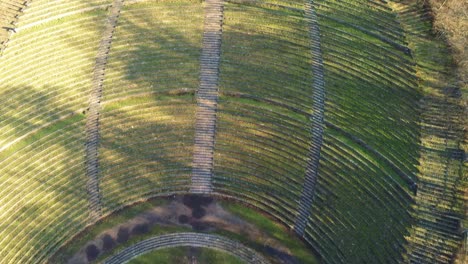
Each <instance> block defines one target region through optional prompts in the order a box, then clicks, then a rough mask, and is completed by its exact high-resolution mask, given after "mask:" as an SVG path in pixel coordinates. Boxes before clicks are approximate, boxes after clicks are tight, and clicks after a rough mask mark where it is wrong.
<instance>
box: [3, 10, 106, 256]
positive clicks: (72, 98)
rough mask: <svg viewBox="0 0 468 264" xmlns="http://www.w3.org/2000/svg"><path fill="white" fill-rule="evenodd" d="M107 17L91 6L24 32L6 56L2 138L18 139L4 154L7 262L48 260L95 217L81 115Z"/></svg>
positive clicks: (7, 50) (86, 100)
mask: <svg viewBox="0 0 468 264" xmlns="http://www.w3.org/2000/svg"><path fill="white" fill-rule="evenodd" d="M35 4H37V5H39V4H40V3H35ZM71 8H73V5H71ZM33 17H34V14H25V15H24V16H22V17H21V18H20V21H19V22H20V23H23V25H24V22H23V20H22V19H24V20H27V19H34V18H33ZM105 17H106V12H104V11H90V12H86V13H83V14H77V15H73V16H69V17H66V18H63V19H61V20H58V21H51V22H48V23H45V24H41V25H38V26H35V27H32V28H29V29H26V30H22V31H20V32H18V33H16V34H14V35H13V36H12V38H11V41H10V43H9V47H8V48H7V49H6V50H5V52H4V53H3V56H2V57H1V58H0V94H1V97H2V98H5V100H4V101H2V105H1V106H0V108H1V112H2V114H1V115H0V129H1V133H0V142H1V144H2V146H6V144H7V143H10V142H15V144H13V145H9V148H7V149H5V150H3V151H2V152H1V153H0V156H1V158H0V160H1V161H0V162H1V163H2V166H1V167H2V169H1V171H0V179H1V181H2V183H1V185H2V191H1V193H2V194H1V195H0V197H2V198H1V200H2V205H1V209H0V212H1V216H0V219H1V222H2V224H1V227H0V237H1V241H0V260H1V262H2V263H10V262H11V263H27V262H31V261H33V260H34V262H40V261H44V259H47V257H48V256H50V255H51V254H53V252H55V251H56V250H57V249H58V245H60V244H61V243H64V242H65V241H66V240H68V239H69V238H70V237H71V236H73V234H74V233H76V232H77V231H78V230H81V229H82V228H83V227H84V225H85V224H86V222H87V217H88V214H87V196H86V190H85V186H86V179H85V176H84V148H83V145H84V143H85V142H84V134H83V128H84V122H85V118H84V116H83V115H81V114H76V113H77V112H78V111H80V109H82V108H84V107H85V106H86V105H87V102H88V97H87V94H88V90H89V87H90V84H91V76H92V68H93V66H94V57H95V51H96V50H97V46H98V43H99V40H100V32H101V30H102V27H101V26H100V25H101V24H103V23H102V22H103V21H104V19H105ZM77 23H79V24H80V27H77V26H76V25H77ZM58 62H60V63H58ZM73 113H75V114H73ZM13 237H14V238H15V239H12V238H13Z"/></svg>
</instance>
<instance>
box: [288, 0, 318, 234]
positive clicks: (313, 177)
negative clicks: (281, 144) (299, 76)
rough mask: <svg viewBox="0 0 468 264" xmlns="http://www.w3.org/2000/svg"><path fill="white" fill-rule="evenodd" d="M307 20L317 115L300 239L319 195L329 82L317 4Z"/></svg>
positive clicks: (309, 7)
mask: <svg viewBox="0 0 468 264" xmlns="http://www.w3.org/2000/svg"><path fill="white" fill-rule="evenodd" d="M305 16H306V18H307V19H308V20H309V34H310V42H311V43H310V44H311V51H312V72H313V77H314V80H313V83H312V100H313V105H312V109H313V113H312V114H311V115H310V121H311V127H310V135H311V143H310V147H309V154H308V160H307V168H306V173H305V180H304V186H303V190H302V194H301V200H300V202H299V207H298V211H299V215H298V216H297V218H296V221H295V224H294V230H295V231H296V233H297V234H298V235H299V236H301V237H302V236H303V235H304V230H305V227H306V225H307V222H308V218H309V215H310V208H311V206H312V201H313V198H314V193H315V184H316V182H317V174H318V167H319V161H320V149H321V148H322V141H323V129H324V123H323V116H324V107H325V87H324V86H325V82H324V78H323V75H324V70H323V59H322V49H321V47H320V27H319V24H318V20H317V13H316V11H315V8H314V6H313V1H312V0H309V1H308V2H307V4H306V6H305Z"/></svg>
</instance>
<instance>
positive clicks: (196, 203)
mask: <svg viewBox="0 0 468 264" xmlns="http://www.w3.org/2000/svg"><path fill="white" fill-rule="evenodd" d="M182 202H183V203H184V204H185V205H186V206H188V207H190V208H196V207H200V206H206V205H209V204H210V203H212V202H213V197H207V196H200V195H184V198H183V199H182Z"/></svg>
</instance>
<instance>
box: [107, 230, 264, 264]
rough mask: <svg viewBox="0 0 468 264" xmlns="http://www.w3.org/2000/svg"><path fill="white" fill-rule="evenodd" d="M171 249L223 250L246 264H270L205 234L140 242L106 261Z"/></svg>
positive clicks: (124, 260)
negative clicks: (199, 248) (198, 248)
mask: <svg viewBox="0 0 468 264" xmlns="http://www.w3.org/2000/svg"><path fill="white" fill-rule="evenodd" d="M169 247H204V248H211V249H216V250H222V251H224V252H226V253H228V254H231V255H233V256H235V257H237V258H239V259H241V260H243V261H245V262H246V263H259V264H262V263H264V264H267V263H270V262H269V261H268V260H266V259H265V258H264V257H263V256H262V255H260V254H258V253H257V252H255V251H254V250H252V249H250V248H248V247H246V246H244V245H243V244H241V243H239V242H237V241H234V240H231V239H229V238H226V237H222V236H219V235H212V234H203V233H173V234H168V235H161V236H156V237H152V238H149V239H146V240H143V241H140V242H138V243H136V244H134V245H132V246H130V247H127V248H124V249H123V250H121V251H119V252H118V253H116V254H115V255H113V256H112V257H109V258H108V259H106V260H104V263H106V264H117V263H127V262H128V261H130V260H131V259H133V258H135V257H138V256H140V255H143V254H145V253H148V252H150V251H153V250H158V249H162V248H169Z"/></svg>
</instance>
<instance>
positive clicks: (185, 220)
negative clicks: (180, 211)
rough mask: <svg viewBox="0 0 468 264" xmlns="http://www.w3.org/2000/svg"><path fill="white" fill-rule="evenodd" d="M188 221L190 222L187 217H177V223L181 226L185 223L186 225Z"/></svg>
mask: <svg viewBox="0 0 468 264" xmlns="http://www.w3.org/2000/svg"><path fill="white" fill-rule="evenodd" d="M189 220H190V218H189V217H188V216H187V215H181V216H179V223H181V224H186V223H188V221H189Z"/></svg>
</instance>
